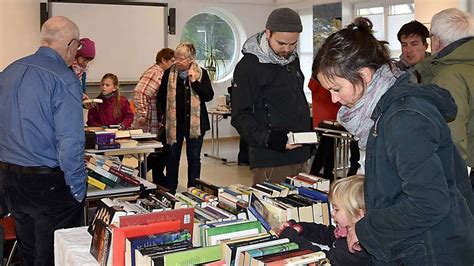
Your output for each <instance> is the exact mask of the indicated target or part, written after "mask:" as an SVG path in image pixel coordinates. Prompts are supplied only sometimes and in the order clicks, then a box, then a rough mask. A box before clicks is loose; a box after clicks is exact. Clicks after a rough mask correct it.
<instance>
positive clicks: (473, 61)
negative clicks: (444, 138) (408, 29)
mask: <svg viewBox="0 0 474 266" xmlns="http://www.w3.org/2000/svg"><path fill="white" fill-rule="evenodd" d="M473 51H474V37H469V38H464V39H461V40H458V41H456V42H453V43H452V44H450V45H448V46H446V47H445V48H444V49H443V50H441V51H440V52H439V53H438V54H435V55H432V56H430V57H427V58H426V59H425V60H424V61H422V62H420V63H418V64H417V65H416V66H415V75H417V76H418V79H419V82H421V83H423V84H427V83H435V84H437V85H439V86H440V87H443V88H445V89H447V90H448V91H449V92H450V93H451V95H452V96H453V98H454V100H455V102H456V104H457V106H458V114H457V116H456V119H455V120H454V121H452V122H450V123H449V124H448V125H449V128H450V129H451V134H452V138H453V141H454V143H455V144H456V147H457V148H458V150H459V152H460V153H461V156H462V158H463V159H464V160H466V163H467V164H468V165H469V166H471V167H473V166H474V52H473Z"/></svg>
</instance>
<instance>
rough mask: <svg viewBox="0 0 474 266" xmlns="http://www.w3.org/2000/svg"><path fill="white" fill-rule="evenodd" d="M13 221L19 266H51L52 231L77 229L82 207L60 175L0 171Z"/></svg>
mask: <svg viewBox="0 0 474 266" xmlns="http://www.w3.org/2000/svg"><path fill="white" fill-rule="evenodd" d="M0 175H1V176H2V178H3V177H4V178H5V179H4V180H5V191H6V202H7V205H8V208H9V210H10V211H11V213H12V215H13V217H14V218H15V226H16V234H17V241H18V251H19V258H20V263H21V265H54V248H53V247H54V231H55V230H57V229H61V228H71V227H77V226H80V224H81V221H82V213H83V206H84V203H83V202H82V203H79V202H77V200H76V199H75V198H74V197H73V196H72V194H71V192H70V189H69V187H68V186H67V185H66V183H65V181H64V174H63V173H62V172H61V171H58V172H55V173H48V174H44V173H42V174H32V173H28V174H25V173H23V172H22V171H21V170H18V168H17V169H16V170H15V171H13V170H9V169H2V170H0Z"/></svg>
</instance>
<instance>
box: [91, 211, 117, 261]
mask: <svg viewBox="0 0 474 266" xmlns="http://www.w3.org/2000/svg"><path fill="white" fill-rule="evenodd" d="M111 240H112V231H111V230H110V228H109V226H108V225H107V224H106V223H104V222H103V221H101V220H99V221H98V222H97V223H96V226H95V227H94V231H93V233H92V240H91V245H90V249H89V251H90V253H91V254H92V256H93V257H94V258H95V259H96V260H97V262H98V263H99V265H101V266H105V265H107V259H108V257H109V251H110V243H111Z"/></svg>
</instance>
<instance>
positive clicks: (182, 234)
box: [125, 230, 191, 266]
mask: <svg viewBox="0 0 474 266" xmlns="http://www.w3.org/2000/svg"><path fill="white" fill-rule="evenodd" d="M183 241H191V233H190V232H189V231H188V230H182V231H178V232H170V233H164V234H153V235H146V236H138V237H132V238H127V239H126V241H125V257H126V258H127V259H126V261H125V262H126V264H125V265H127V266H129V265H132V266H135V250H136V249H140V248H146V247H153V246H159V245H163V244H171V243H177V242H183Z"/></svg>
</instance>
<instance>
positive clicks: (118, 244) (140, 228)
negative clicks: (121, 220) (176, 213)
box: [112, 220, 183, 265]
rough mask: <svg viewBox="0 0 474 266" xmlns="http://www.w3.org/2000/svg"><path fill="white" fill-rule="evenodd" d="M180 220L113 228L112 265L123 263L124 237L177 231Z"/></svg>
mask: <svg viewBox="0 0 474 266" xmlns="http://www.w3.org/2000/svg"><path fill="white" fill-rule="evenodd" d="M180 227H181V226H180V221H177V220H175V221H163V222H158V223H152V224H146V225H135V226H128V227H119V228H113V230H112V232H113V234H112V242H113V245H112V246H113V249H114V252H113V261H112V263H113V265H125V239H126V238H130V237H136V236H144V235H152V234H160V233H166V232H173V231H178V230H181V229H183V228H180Z"/></svg>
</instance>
